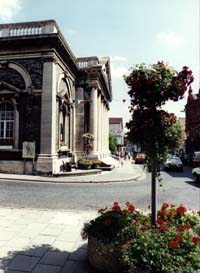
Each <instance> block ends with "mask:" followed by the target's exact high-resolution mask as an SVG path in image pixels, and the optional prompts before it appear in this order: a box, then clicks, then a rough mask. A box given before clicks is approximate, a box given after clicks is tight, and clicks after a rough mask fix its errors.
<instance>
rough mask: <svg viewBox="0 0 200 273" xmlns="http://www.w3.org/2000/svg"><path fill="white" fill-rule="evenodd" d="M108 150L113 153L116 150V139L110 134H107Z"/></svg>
mask: <svg viewBox="0 0 200 273" xmlns="http://www.w3.org/2000/svg"><path fill="white" fill-rule="evenodd" d="M109 150H110V151H111V152H115V151H116V150H117V139H116V137H115V136H113V135H112V134H111V133H109Z"/></svg>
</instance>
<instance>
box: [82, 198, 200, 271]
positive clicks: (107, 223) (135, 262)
mask: <svg viewBox="0 0 200 273" xmlns="http://www.w3.org/2000/svg"><path fill="white" fill-rule="evenodd" d="M99 214H100V215H99V216H98V217H97V218H95V219H94V220H92V221H90V222H89V223H87V224H85V226H84V228H83V232H82V237H83V238H88V259H89V262H90V264H91V265H92V266H93V267H94V268H95V269H96V270H97V271H99V272H102V273H103V272H109V273H121V272H130V273H150V272H151V273H152V272H153V273H176V272H180V273H189V272H190V273H197V272H199V270H200V217H199V215H200V211H199V212H197V213H195V212H193V211H188V210H187V209H186V208H185V207H184V206H183V205H180V206H174V205H169V204H167V203H163V205H162V206H161V208H160V209H159V210H158V211H157V225H156V227H155V226H152V225H151V213H150V212H148V211H140V210H138V209H136V208H135V207H134V206H133V205H132V204H130V203H128V202H127V203H126V206H124V207H121V206H120V205H119V203H118V202H115V203H114V204H113V207H112V208H111V209H107V208H106V209H100V210H99Z"/></svg>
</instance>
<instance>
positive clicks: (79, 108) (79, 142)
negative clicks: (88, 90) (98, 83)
mask: <svg viewBox="0 0 200 273" xmlns="http://www.w3.org/2000/svg"><path fill="white" fill-rule="evenodd" d="M75 99H76V111H75V114H76V118H75V120H76V124H75V128H76V130H75V134H74V139H75V147H74V151H75V153H76V154H77V156H78V158H81V157H82V156H83V154H84V151H83V146H84V141H83V137H82V136H83V134H84V103H80V102H82V101H83V100H84V89H83V88H82V87H78V88H77V89H76V97H75Z"/></svg>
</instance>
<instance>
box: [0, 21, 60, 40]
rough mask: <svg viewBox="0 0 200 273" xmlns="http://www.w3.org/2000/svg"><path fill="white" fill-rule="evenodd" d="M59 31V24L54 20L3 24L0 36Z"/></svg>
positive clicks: (0, 27)
mask: <svg viewBox="0 0 200 273" xmlns="http://www.w3.org/2000/svg"><path fill="white" fill-rule="evenodd" d="M58 31H59V30H58V26H57V24H56V22H55V21H54V20H49V21H38V22H28V23H16V24H1V25H0V38H3V37H15V36H27V35H40V34H49V33H57V32H58Z"/></svg>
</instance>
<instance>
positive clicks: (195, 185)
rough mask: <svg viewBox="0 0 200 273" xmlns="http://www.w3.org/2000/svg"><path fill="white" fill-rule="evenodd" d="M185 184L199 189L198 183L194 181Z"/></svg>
mask: <svg viewBox="0 0 200 273" xmlns="http://www.w3.org/2000/svg"><path fill="white" fill-rule="evenodd" d="M185 183H187V184H190V185H191V186H194V187H196V188H200V183H199V184H198V183H196V182H195V181H185Z"/></svg>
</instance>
